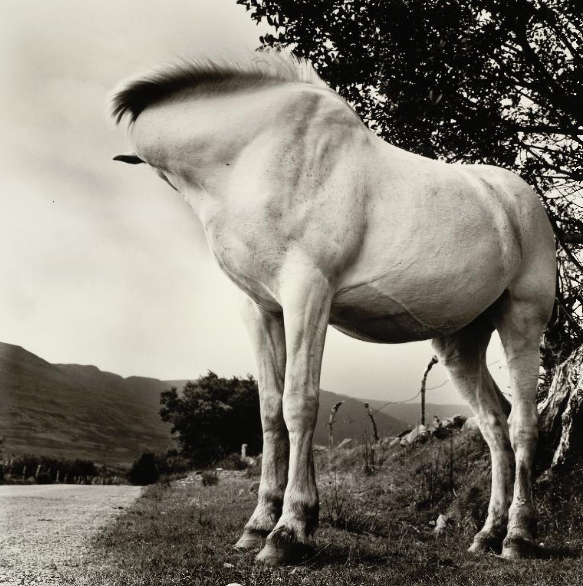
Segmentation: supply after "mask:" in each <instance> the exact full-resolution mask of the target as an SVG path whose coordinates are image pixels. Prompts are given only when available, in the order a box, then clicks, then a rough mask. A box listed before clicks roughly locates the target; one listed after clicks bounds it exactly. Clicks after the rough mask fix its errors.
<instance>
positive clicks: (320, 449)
mask: <svg viewBox="0 0 583 586" xmlns="http://www.w3.org/2000/svg"><path fill="white" fill-rule="evenodd" d="M312 451H313V452H327V451H328V448H327V447H326V446H321V445H320V444H316V445H315V446H314V447H313V448H312Z"/></svg>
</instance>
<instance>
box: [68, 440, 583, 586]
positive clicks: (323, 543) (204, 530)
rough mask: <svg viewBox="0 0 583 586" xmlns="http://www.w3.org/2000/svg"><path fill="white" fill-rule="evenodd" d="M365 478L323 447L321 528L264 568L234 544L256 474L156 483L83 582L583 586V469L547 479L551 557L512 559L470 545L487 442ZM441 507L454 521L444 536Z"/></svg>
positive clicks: (400, 458) (438, 445) (383, 466)
mask: <svg viewBox="0 0 583 586" xmlns="http://www.w3.org/2000/svg"><path fill="white" fill-rule="evenodd" d="M377 460H378V461H377V464H380V465H379V466H378V468H377V472H376V473H375V474H372V475H365V474H363V473H362V463H363V460H362V454H361V452H360V450H355V451H352V452H345V453H340V452H337V453H332V454H328V453H323V454H318V458H317V467H318V475H319V486H320V501H321V515H320V516H321V524H320V529H319V531H318V533H317V537H316V539H315V542H314V549H313V551H312V552H311V553H310V555H309V556H308V557H307V558H306V560H304V561H303V562H302V563H301V564H299V565H298V566H295V567H284V568H277V569H273V568H264V567H261V566H257V565H256V564H254V561H253V558H254V555H255V552H245V553H242V552H238V551H236V550H235V549H234V548H233V547H232V545H233V543H235V541H236V540H237V538H238V537H239V535H240V533H241V530H242V528H243V525H244V524H245V522H246V520H247V518H248V517H249V515H250V514H251V512H252V510H253V507H254V504H255V499H256V495H255V494H253V493H251V492H250V490H249V489H250V485H251V483H252V482H253V481H254V480H256V478H254V477H251V476H249V475H247V474H246V473H245V472H240V473H237V472H227V471H225V472H223V473H222V474H223V476H222V477H221V479H220V481H219V483H218V484H217V485H215V486H203V485H202V483H201V482H200V476H198V477H196V476H194V477H191V478H190V480H187V481H177V482H176V481H175V482H172V483H166V484H158V485H154V486H151V487H150V488H148V489H147V490H146V491H145V494H144V496H143V497H142V498H140V499H138V501H137V502H136V504H135V505H134V506H133V507H132V508H130V509H129V510H128V511H127V512H125V513H124V514H123V515H121V516H120V517H118V519H117V520H116V522H115V523H114V524H113V525H111V526H110V527H108V528H107V529H106V530H105V531H103V532H102V533H101V534H100V535H99V536H98V538H97V539H96V540H95V542H94V544H93V546H94V547H93V554H92V557H91V558H90V559H89V560H88V564H87V565H86V567H85V568H83V571H82V572H77V573H76V574H71V575H67V576H64V577H63V578H64V579H66V582H67V583H69V584H74V585H76V586H81V585H89V584H91V585H92V584H100V585H104V586H113V585H116V586H138V585H140V586H147V585H154V584H156V585H159V584H164V585H170V584H181V585H196V584H209V585H210V584H213V585H214V584H216V585H227V584H230V583H238V584H241V585H243V586H263V585H276V584H278V585H279V584H284V585H287V584H291V585H296V584H297V585H299V584H302V585H305V584H313V585H316V584H317V585H330V586H342V585H345V584H346V585H356V584H362V585H372V584H379V585H383V586H390V585H393V584H394V585H395V586H409V585H429V584H444V585H445V584H448V585H449V584H451V585H472V584H476V585H480V586H487V585H491V586H500V585H503V584H504V585H523V584H524V585H529V586H533V585H541V586H542V585H548V586H557V585H558V584H581V583H583V558H582V557H581V552H582V546H583V505H582V502H581V495H582V494H583V491H582V488H583V484H582V482H581V481H580V480H579V478H580V477H581V470H579V469H578V470H570V471H569V472H568V473H565V474H563V475H562V476H559V477H556V478H554V479H552V480H544V479H539V481H538V482H537V499H538V502H537V506H538V510H539V516H540V519H539V539H540V552H539V557H538V559H536V560H525V561H521V562H508V561H506V560H504V559H502V558H500V557H499V556H496V555H494V554H490V555H487V556H482V557H475V556H473V555H472V554H469V553H468V552H467V551H466V550H467V547H468V546H469V544H470V543H471V539H472V536H473V534H474V533H475V531H476V526H477V525H478V524H479V523H480V522H481V521H482V520H483V518H484V515H485V512H486V508H487V498H488V492H489V480H488V469H489V462H488V458H487V456H486V451H485V448H484V445H483V442H482V440H481V439H480V438H477V437H473V438H468V437H463V438H462V437H461V435H460V436H459V437H456V438H454V440H451V441H450V440H443V441H439V440H432V441H430V442H429V443H427V444H425V445H423V446H419V447H411V448H400V447H398V448H393V449H391V450H386V451H383V452H380V453H379V454H377ZM440 513H447V514H448V515H449V516H450V518H451V521H450V523H449V525H448V528H447V529H446V531H445V533H444V534H443V536H441V537H436V535H435V532H434V527H433V523H434V522H435V520H436V519H437V517H438V515H439V514H440Z"/></svg>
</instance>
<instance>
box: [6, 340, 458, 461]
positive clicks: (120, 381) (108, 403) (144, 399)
mask: <svg viewBox="0 0 583 586" xmlns="http://www.w3.org/2000/svg"><path fill="white" fill-rule="evenodd" d="M185 383H186V381H184V380H180V381H161V380H158V379H155V378H145V377H139V376H130V377H127V378H123V377H121V376H119V375H117V374H113V373H111V372H103V371H101V370H99V368H97V367H96V366H82V365H79V364H51V363H49V362H47V361H46V360H43V359H42V358H39V357H38V356H35V355H34V354H32V353H31V352H28V351H27V350H25V349H24V348H21V347H20V346H13V345H11V344H4V343H1V342H0V438H2V437H4V438H5V442H4V453H5V455H8V456H9V455H10V454H34V455H46V456H57V457H62V458H68V459H73V458H82V459H88V460H93V461H95V462H97V463H99V464H107V465H110V466H112V465H118V466H127V465H129V464H131V463H132V462H133V461H134V460H135V459H136V458H137V457H138V456H139V455H140V454H142V453H143V452H155V453H162V452H165V451H166V450H167V449H168V448H170V447H171V446H172V445H173V442H172V439H171V435H170V426H169V425H168V424H165V423H163V422H162V421H161V419H160V416H159V413H158V412H159V410H160V393H161V392H162V391H164V390H166V389H169V388H170V387H171V386H176V387H177V388H179V389H182V388H183V387H184V384H185ZM339 401H344V403H343V405H342V406H341V407H340V409H339V410H338V413H337V414H336V418H335V423H334V443H335V444H338V443H339V442H340V441H342V440H343V439H344V438H347V437H349V438H353V439H355V440H357V441H359V442H362V441H363V439H364V437H365V434H366V435H367V436H368V437H369V438H370V437H371V436H372V426H371V422H370V419H369V417H368V412H367V410H366V409H365V408H364V402H365V400H364V399H354V398H352V397H346V396H341V395H337V394H335V393H332V392H329V391H324V390H322V391H321V392H320V410H319V413H318V421H317V425H316V432H315V435H314V441H315V443H316V444H321V445H328V418H329V416H330V409H331V408H332V406H333V405H334V404H335V403H337V402H339ZM368 402H369V403H370V405H371V407H372V408H373V409H377V408H378V407H381V406H382V405H384V403H383V402H382V401H372V400H371V401H368ZM419 411H420V410H419V405H418V404H391V405H388V406H386V407H385V408H384V409H383V410H382V411H378V412H377V413H376V415H375V419H376V422H377V427H378V431H379V435H380V436H381V438H382V437H387V436H394V435H397V434H398V433H400V432H401V431H403V430H405V429H407V428H410V427H412V426H414V425H416V424H417V423H418V421H419ZM456 413H460V414H463V415H466V414H468V413H469V408H467V407H463V406H461V405H427V416H428V419H431V418H432V417H433V415H434V414H436V415H438V416H439V417H440V418H444V417H447V416H451V415H454V414H456Z"/></svg>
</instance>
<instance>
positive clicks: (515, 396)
mask: <svg viewBox="0 0 583 586" xmlns="http://www.w3.org/2000/svg"><path fill="white" fill-rule="evenodd" d="M536 276H537V275H535V277H536ZM551 278H552V274H551ZM551 278H549V279H547V281H548V282H547V283H546V284H545V283H544V281H543V280H542V279H541V278H540V277H538V279H536V278H535V280H534V282H527V281H526V280H523V281H522V282H520V281H519V282H518V283H517V284H515V285H513V286H512V287H511V288H510V289H509V290H508V291H507V292H506V293H505V294H504V296H503V297H502V298H501V299H500V300H499V302H498V303H497V304H496V306H495V308H494V310H495V311H494V312H493V315H492V319H493V321H494V323H495V325H496V328H497V329H498V332H499V333H500V338H501V340H502V344H503V346H504V351H505V353H506V360H507V362H508V369H509V374H510V382H511V387H512V413H511V415H510V418H509V421H508V423H509V427H510V439H511V442H512V448H513V450H514V454H515V459H516V475H515V476H516V479H515V483H514V497H513V500H512V505H511V507H510V518H509V522H508V534H507V536H506V539H505V540H504V547H503V550H502V555H503V556H504V557H507V558H516V557H525V556H530V555H532V554H533V553H534V552H535V551H536V545H535V543H534V530H535V523H536V518H535V510H534V499H533V492H532V467H533V460H534V455H535V451H536V445H537V440H538V413H537V408H536V389H537V383H538V377H539V368H540V353H539V344H540V337H541V334H542V333H543V331H544V327H545V325H546V322H547V320H548V318H549V315H550V312H551V310H552V304H553V300H554V283H553V281H552V280H551Z"/></svg>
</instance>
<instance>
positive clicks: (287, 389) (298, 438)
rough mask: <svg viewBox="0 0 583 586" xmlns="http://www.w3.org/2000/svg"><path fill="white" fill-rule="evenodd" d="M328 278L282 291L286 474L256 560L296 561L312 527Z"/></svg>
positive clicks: (316, 507) (315, 515)
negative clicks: (279, 505)
mask: <svg viewBox="0 0 583 586" xmlns="http://www.w3.org/2000/svg"><path fill="white" fill-rule="evenodd" d="M330 302H331V293H330V290H329V285H328V282H327V281H325V280H324V279H322V280H321V282H313V281H312V282H310V283H305V284H302V283H301V282H295V283H294V284H293V287H292V288H291V290H287V291H284V292H283V293H282V306H283V311H284V317H285V337H286V346H287V364H286V372H285V385H284V393H283V416H284V420H285V424H286V427H287V430H288V433H289V445H290V454H289V472H288V482H287V487H286V490H285V495H284V500H283V511H282V515H281V517H280V519H279V521H278V522H277V525H276V526H275V528H274V529H273V531H272V532H271V533H270V534H269V536H268V538H267V542H266V544H265V547H264V548H263V550H262V551H261V552H260V553H259V555H258V556H257V560H258V561H262V562H265V563H268V564H281V563H287V562H292V561H295V560H297V559H298V558H299V557H301V556H302V555H303V553H304V551H305V547H306V545H307V542H308V539H309V537H310V536H311V534H312V533H313V532H314V531H315V529H316V527H317V525H318V510H319V504H318V492H317V488H316V479H315V475H314V461H313V457H312V437H313V434H314V429H315V427H316V419H317V416H318V395H319V385H320V368H321V365H322V353H323V350H324V341H325V338H326V328H327V325H328V319H329V313H330Z"/></svg>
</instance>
